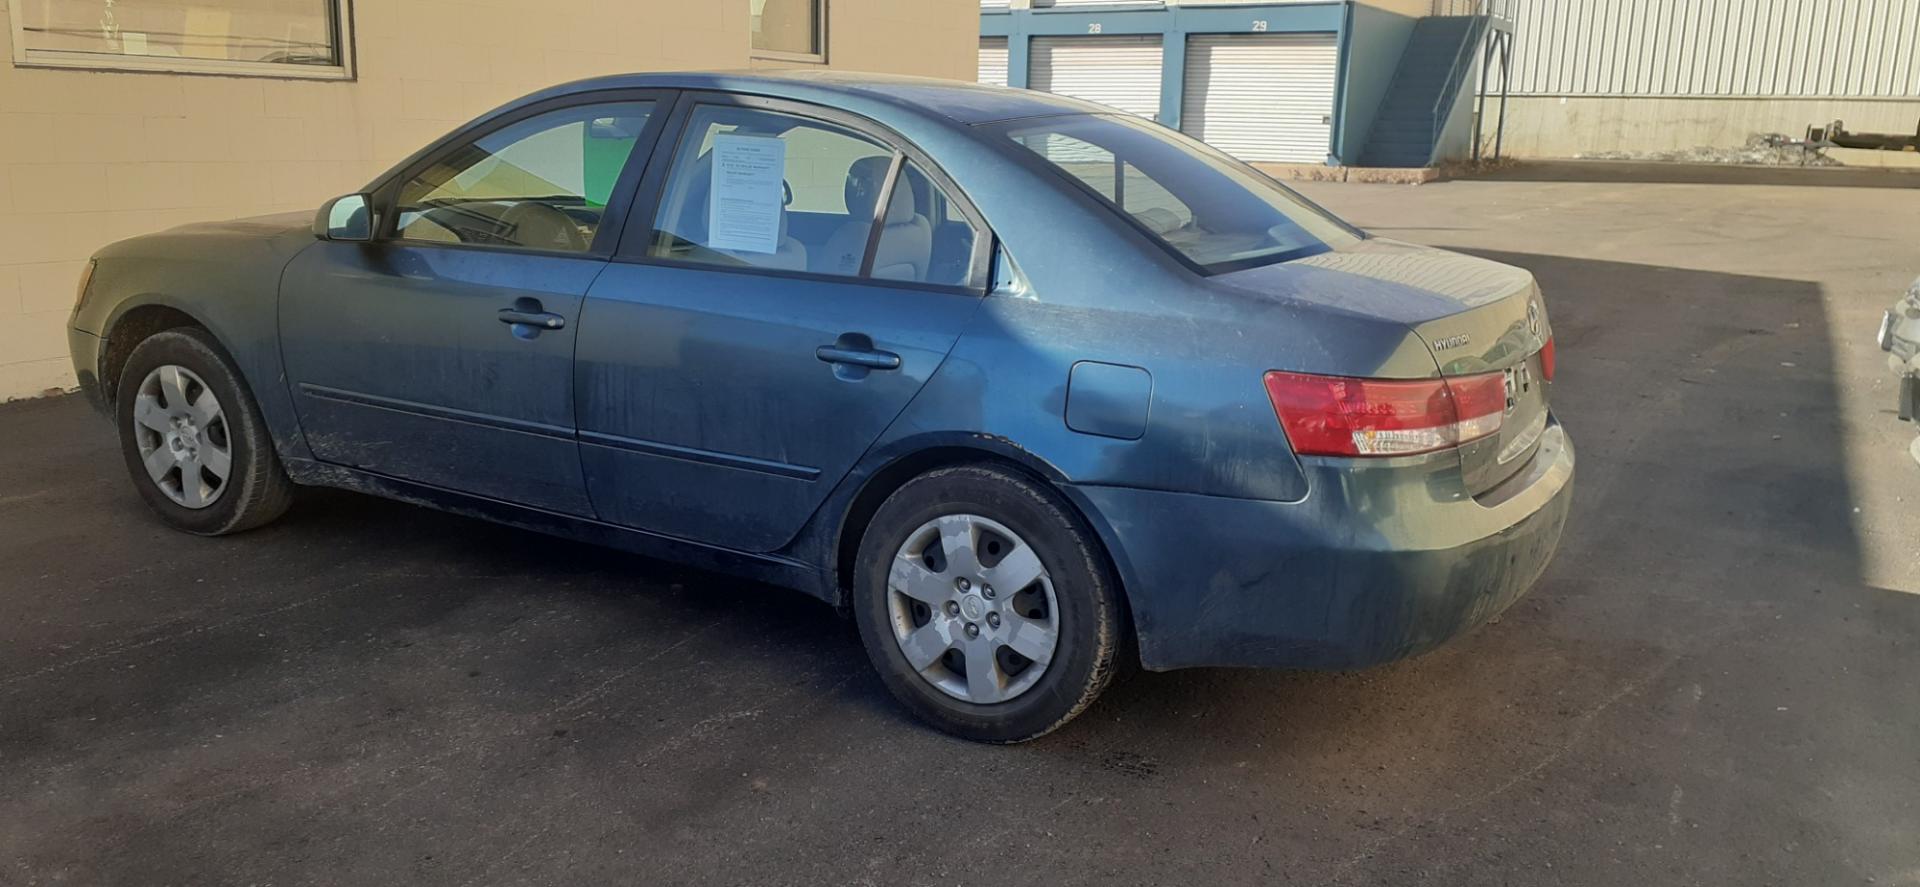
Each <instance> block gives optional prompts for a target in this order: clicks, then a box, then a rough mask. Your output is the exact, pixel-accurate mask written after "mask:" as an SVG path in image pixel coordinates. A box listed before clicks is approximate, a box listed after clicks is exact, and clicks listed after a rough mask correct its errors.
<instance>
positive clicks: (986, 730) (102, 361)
mask: <svg viewBox="0 0 1920 887" xmlns="http://www.w3.org/2000/svg"><path fill="white" fill-rule="evenodd" d="M70 340H71V348H72V354H73V361H74V366H75V368H76V370H77V372H78V374H79V377H80V379H81V381H82V386H83V387H84V388H85V389H86V390H87V391H88V393H89V396H90V397H91V398H92V399H93V400H94V401H95V403H96V404H97V405H98V406H99V407H100V408H101V409H102V411H103V412H105V413H106V414H107V415H109V416H110V417H112V419H113V421H114V423H115V425H116V427H117V428H118V430H119V433H120V436H121V441H122V449H123V452H124V455H125V459H126V463H127V467H128V470H129V472H130V474H131V475H132V477H133V481H134V484H135V486H136V487H137V488H138V490H139V492H140V495H141V496H142V497H143V498H144V499H145V500H146V502H147V503H148V504H149V505H150V506H151V507H152V508H153V509H154V511H156V512H157V513H158V514H159V516H160V518H161V519H162V520H164V521H165V522H166V523H168V524H170V525H172V526H174V527H177V528H179V529H181V530H184V531H186V532H190V533H198V534H202V535H221V534H228V533H235V532H239V531H241V530H246V529H249V528H252V527H257V526H260V525H262V524H264V523H266V522H268V521H271V520H273V519H274V518H275V517H277V516H279V515H280V514H281V513H282V512H283V511H285V509H286V508H287V507H288V505H289V503H290V501H291V499H292V496H293V492H294V490H295V488H296V487H298V486H302V485H310V486H311V485H317V486H331V487H342V488H346V489H352V490H361V491H365V492H369V493H373V494H376V495H383V496H389V497H394V498H399V499H405V500H407V501H409V502H418V503H422V504H427V505H432V506H435V507H439V508H444V509H448V510H452V511H456V512H460V513H463V514H472V515H477V516H481V517H485V518H488V519H491V520H496V521H501V522H504V523H507V524H512V525H514V526H518V527H523V528H525V529H527V530H531V531H535V532H541V533H551V534H556V535H561V536H567V537H573V538H578V539H585V540H590V541H593V542H598V543H603V544H607V545H612V546H618V547H620V548H624V549H627V550H631V551H636V552H641V553H644V554H647V555H651V556H655V557H661V558H668V559H672V560H676V561H680V562H684V563H689V564H693V565H696V566H700V567H704V568H708V569H713V570H719V571H725V572H729V573H733V574H738V575H742V576H747V577H751V578H755V579H759V580H764V581H769V582H772V583H775V584H780V585H785V586H790V587H793V588H796V589H799V590H801V591H804V592H806V593H808V594H811V595H814V596H816V597H818V598H820V599H821V600H824V601H826V602H828V603H830V604H833V605H835V606H838V607H841V608H844V609H845V610H846V611H848V612H850V613H851V615H852V617H853V618H854V620H855V621H856V623H857V624H858V626H859V630H860V634H861V637H862V638H863V640H864V643H865V646H866V649H867V652H868V654H869V656H870V658H871V659H872V661H873V664H874V666H875V667H876V669H877V670H878V672H879V675H880V677H881V679H882V680H883V681H884V682H885V684H886V686H887V687H888V688H889V689H890V690H891V691H892V692H893V694H894V695H895V696H896V697H898V698H899V699H900V701H901V702H902V703H903V704H905V705H906V706H907V707H908V708H910V709H912V710H913V711H914V712H915V713H917V714H918V715H920V716H921V717H923V718H925V719H926V720H927V721H929V722H931V723H932V724H934V725H935V726H937V727H939V728H940V729H943V730H947V731H950V732H952V733H955V734H958V735H961V736H965V737H969V738H972V739H978V740H984V741H993V742H1015V741H1021V740H1026V739H1031V738H1033V737H1036V736H1040V735H1042V734H1044V733H1047V732H1048V731H1050V730H1053V729H1055V728H1056V727H1059V726H1060V725H1061V724H1063V723H1065V722H1067V721H1068V720H1070V719H1071V718H1073V717H1074V716H1075V715H1076V714H1078V713H1079V712H1081V711H1082V710H1084V709H1085V708H1086V707H1087V706H1088V705H1089V704H1090V703H1092V702H1093V701H1094V699H1095V698H1096V697H1097V696H1098V695H1099V694H1100V693H1101V691H1102V690H1103V689H1105V687H1106V686H1107V684H1108V683H1109V682H1110V680H1111V679H1112V677H1113V675H1114V674H1115V673H1116V672H1117V671H1119V670H1122V669H1123V668H1124V667H1126V666H1128V665H1130V664H1135V663H1137V664H1139V665H1141V666H1144V667H1146V668H1148V669H1156V670H1163V669H1176V668H1186V667H1192V666H1210V665H1240V666H1263V667H1287V668H1335V669H1345V668H1357V667H1362V666H1367V665H1371V664H1375V663H1381V662H1387V661H1390V660H1394V659H1398V658H1401V657H1405V656H1408V655H1412V654H1415V653H1418V652H1421V651H1424V650H1427V649H1429V648H1432V647H1434V646H1435V645H1437V644H1440V643H1442V642H1443V641H1446V640H1447V639H1449V638H1451V637H1454V636H1456V635H1458V634H1459V633H1461V632H1462V631H1464V630H1466V629H1468V628H1470V627H1472V626H1474V625H1476V624H1478V623H1481V622H1484V621H1486V620H1488V619H1489V618H1491V617H1492V616H1494V615H1496V614H1498V613H1499V612H1501V610H1502V609H1504V608H1505V607H1507V606H1508V605H1509V604H1511V603H1512V602H1513V601H1514V600H1515V599H1516V598H1518V597H1519V596H1520V595H1521V594H1523V593H1524V592H1525V591H1526V590H1527V588H1528V587H1529V586H1530V585H1531V584H1532V583H1533V582H1534V580H1535V579H1536V578H1537V577H1538V576H1539V574H1540V572H1541V571H1542V570H1543V569H1544V568H1545V566H1546V564H1547V562H1548V560H1549V559H1550V558H1551V556H1552V554H1553V551H1554V548H1555V547H1556V545H1557V544H1558V542H1559V538H1560V533H1561V529H1562V526H1563V524H1564V523H1565V520H1566V515H1567V509H1568V503H1569V500H1570V497H1571V490H1572V477H1573V464H1574V457H1573V448H1572V446H1571V444H1570V443H1569V442H1568V439H1567V436H1566V434H1565V433H1564V432H1563V431H1562V429H1561V427H1560V425H1559V423H1558V422H1557V421H1556V420H1555V418H1554V416H1553V413H1552V412H1551V411H1550V409H1549V407H1548V390H1549V387H1550V386H1549V384H1548V383H1549V382H1550V381H1551V380H1552V378H1553V372H1554V348H1553V335H1552V331H1551V328H1550V327H1549V326H1548V322H1547V316H1546V311H1545V307H1544V305H1543V303H1542V301H1541V298H1540V293H1539V290H1538V288H1537V287H1536V286H1535V284H1534V281H1533V278H1532V276H1531V275H1529V274H1528V273H1527V272H1525V271H1522V270H1519V269H1516V268H1512V267H1508V266H1505V265H1500V264H1496V263H1493V262H1488V261H1484V260H1481V259H1476V258H1471V257H1466V256H1461V255H1456V254H1452V253H1447V252H1442V251H1438V250H1433V249H1427V248H1423V247H1418V246H1413V245H1409V244H1405V243H1397V242H1393V241H1390V240H1384V239H1380V238H1375V237H1371V236H1369V235H1367V234H1366V233H1364V232H1362V231H1359V230H1357V229H1355V228H1353V227H1352V226H1350V225H1347V224H1346V223H1344V222H1342V221H1340V220H1339V219H1337V218H1335V217H1334V216H1332V215H1330V214H1329V213H1327V212H1326V211H1324V210H1322V209H1320V208H1318V207H1316V206H1314V205H1313V204H1311V203H1309V202H1308V201H1306V200H1305V199H1303V198H1301V197H1300V196H1299V195H1297V194H1295V193H1293V192H1292V191H1290V190H1288V189H1287V188H1285V187H1283V186H1281V185H1279V184H1277V183H1275V182H1274V181H1272V180H1271V179H1269V178H1267V177H1266V176H1264V175H1262V174H1260V173H1259V172H1256V171H1254V170H1253V169H1251V168H1249V167H1247V166H1245V165H1244V164H1241V163H1239V162H1237V161H1234V160H1232V159H1231V158H1228V157H1227V156H1225V155H1223V154H1221V153H1219V152H1218V151H1215V150H1213V149H1211V148H1209V147H1207V146H1206V145H1203V144H1201V143H1199V142H1196V141H1193V140H1191V139H1189V138H1186V137H1184V136H1182V135H1180V134H1179V133H1177V132H1173V131H1171V130H1168V129H1165V128H1163V127H1160V126H1157V125H1154V124H1152V123H1149V122H1145V121H1142V120H1138V119H1134V118H1131V117H1127V116H1124V115H1119V114H1116V113H1114V112H1113V111H1112V110H1111V109H1108V108H1104V107H1101V106H1098V105H1092V104H1088V103H1085V102H1079V101H1075V100H1071V99H1066V98H1061V97H1056V96H1049V95H1045V94H1040V93H1034V92H1027V91H1020V90H1007V89H996V88H988V87H978V86H972V85H965V84H958V83H949V82H943V81H934V80H921V79H910V78H889V77H877V76H863V75H846V74H831V73H813V74H793V75H757V74H755V75H747V74H659V75H631V76H619V77H609V78H602V79H596V80H589V81H583V82H579V83H573V84H569V85H566V86H562V87H557V88H554V89H550V90H547V91H544V92H540V93H537V94H535V95H531V96H528V97H526V98H524V99H520V100H518V101H515V102H512V103H510V104H508V105H506V106H505V107H502V108H500V109H498V110H496V111H494V112H492V113H490V114H487V115H486V116H484V117H482V118H480V119H478V120H476V121H474V122H473V123H471V124H468V125H466V126H464V127H462V128H460V129H459V130H457V131H455V132H453V133H451V134H449V135H447V136H446V137H444V138H442V139H440V140H439V141H437V142H435V143H433V144H431V145H429V146H427V147H426V148H424V149H423V150H421V151H420V152H419V153H417V154H415V155H413V156H412V157H409V158H407V159H406V160H405V161H403V162H401V163H400V164H399V165H398V166H396V167H394V168H393V170H392V171H390V172H388V173H387V174H385V175H383V176H381V177H380V178H378V179H376V180H375V181H373V182H372V183H370V184H368V185H367V186H366V187H365V188H364V189H362V190H361V191H360V192H357V193H354V194H350V195H347V196H344V197H340V198H337V199H335V200H333V201H330V202H329V203H328V204H326V205H325V206H324V207H321V208H320V210H319V212H318V213H317V214H316V215H314V216H312V217H308V216H306V215H301V216H297V217H265V218H254V219H243V220H238V221H232V222H225V223H218V224H199V225H189V226H186V227H182V228H176V229H173V230H170V231H165V232H161V233H158V234H152V235H148V236H144V237H137V238H134V239H131V240H127V241H123V242H120V243H116V244H114V245H112V246H109V247H107V248H105V249H103V250H101V251H100V253H99V254H98V255H97V256H95V257H94V259H93V261H92V262H91V263H90V264H89V265H88V268H87V276H86V278H85V279H83V280H82V281H81V284H80V292H79V301H78V304H77V305H76V307H75V310H74V314H73V321H72V323H71V333H70Z"/></svg>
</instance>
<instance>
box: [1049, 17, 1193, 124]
mask: <svg viewBox="0 0 1920 887" xmlns="http://www.w3.org/2000/svg"><path fill="white" fill-rule="evenodd" d="M1030 55H1031V59H1030V61H1031V69H1030V73H1029V76H1028V78H1027V85H1028V86H1030V87H1032V88H1034V89H1039V90H1045V91H1047V92H1054V93H1059V94H1060V95H1070V96H1073V97H1074V98H1077V99H1086V100H1087V101H1090V102H1099V103H1100V104H1103V105H1111V106H1113V107H1115V108H1118V109H1120V110H1122V111H1125V112H1127V113H1129V114H1138V115H1140V116H1142V117H1148V118H1157V117H1159V115H1160V58H1161V50H1160V37H1159V35H1149V36H1141V37H1041V38H1037V39H1035V40H1034V41H1033V48H1032V51H1031V53H1030Z"/></svg>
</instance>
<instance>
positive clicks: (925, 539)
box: [887, 514, 1060, 705]
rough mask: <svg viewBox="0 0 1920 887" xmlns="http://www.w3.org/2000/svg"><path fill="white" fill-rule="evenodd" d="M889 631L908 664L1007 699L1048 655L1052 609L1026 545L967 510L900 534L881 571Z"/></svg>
mask: <svg viewBox="0 0 1920 887" xmlns="http://www.w3.org/2000/svg"><path fill="white" fill-rule="evenodd" d="M887 611H888V614H889V616H890V617H891V618H892V622H893V638H894V640H895V641H897V642H898V643H899V644H900V652H901V653H903V654H905V655H906V657H907V663H908V664H909V665H912V666H913V668H914V670H915V671H917V672H919V673H920V676H921V677H922V678H925V679H926V680H927V682H928V683H931V684H933V685H934V686H935V687H938V688H940V691H941V692H943V693H945V694H947V695H948V696H952V697H954V698H955V699H960V700H963V701H966V702H972V703H977V704H982V705H985V704H990V703H995V702H1005V701H1007V700H1009V699H1012V698H1014V697H1015V696H1019V695H1020V694H1022V693H1025V692H1026V691H1028V690H1030V689H1032V688H1033V685H1034V683H1036V682H1037V681H1039V680H1040V676H1041V675H1043V674H1045V673H1046V670H1047V663H1049V662H1052V661H1053V653H1054V648H1055V647H1056V646H1058V644H1059V639H1060V610H1059V606H1058V603H1057V601H1056V599H1055V598H1054V594H1053V579H1052V577H1050V576H1049V575H1048V574H1047V568H1046V567H1044V566H1042V565H1041V563H1040V558H1039V556H1038V555H1037V554H1036V553H1035V552H1034V550H1033V547H1032V546H1030V545H1028V544H1027V543H1026V542H1025V541H1024V540H1022V539H1021V538H1020V537H1019V536H1016V535H1014V533H1013V531H1012V530H1009V529H1007V528H1006V527H1005V526H1003V525H1001V524H999V523H997V522H995V521H991V520H988V519H986V518H984V517H980V516H978V515H972V514H950V515H946V516H944V517H938V518H934V519H933V520H930V521H928V522H926V523H925V524H923V525H921V527H920V528H919V529H917V530H915V531H913V534H912V535H910V536H908V537H907V542H906V544H905V545H902V546H900V551H899V552H898V553H896V554H895V555H894V557H893V567H892V569H891V570H890V571H889V572H888V574H887Z"/></svg>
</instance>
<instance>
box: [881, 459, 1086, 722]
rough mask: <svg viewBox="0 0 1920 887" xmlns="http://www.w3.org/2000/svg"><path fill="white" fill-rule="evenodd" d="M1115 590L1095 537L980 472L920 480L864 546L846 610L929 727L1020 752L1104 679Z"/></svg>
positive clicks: (1013, 480)
mask: <svg viewBox="0 0 1920 887" xmlns="http://www.w3.org/2000/svg"><path fill="white" fill-rule="evenodd" d="M1117 594H1118V592H1117V590H1116V587H1115V582H1114V581H1113V578H1112V576H1111V572H1110V571H1109V570H1108V568H1107V566H1106V563H1105V559H1104V558H1103V557H1102V555H1101V553H1100V550H1099V548H1098V547H1097V545H1096V544H1095V541H1094V539H1093V537H1092V535H1091V534H1090V533H1089V532H1088V531H1087V530H1086V529H1085V527H1083V526H1082V525H1081V523H1080V521H1079V519H1078V518H1077V517H1076V516H1075V515H1074V514H1073V513H1072V512H1071V511H1069V510H1068V508H1067V506H1066V505H1065V503H1063V502H1061V501H1060V500H1059V498H1058V497H1057V496H1056V495H1055V494H1053V493H1052V492H1051V491H1049V490H1047V489H1045V488H1044V487H1043V486H1042V485H1040V484H1038V483H1035V482H1034V481H1032V480H1029V479H1027V478H1026V477H1024V476H1021V475H1018V474H1016V473H1013V472H1009V471H1003V470H1001V469H998V468H994V467H988V466H978V465H974V466H961V467H955V468H944V469H939V470H936V471H932V472H929V473H927V474H924V475H921V476H920V477H917V478H914V479H913V480H911V481H908V482H907V483H906V484H905V485H903V486H902V487H901V488H900V489H898V490H896V491H895V492H894V493H893V495H892V496H889V497H888V498H887V500H886V502H884V503H883V504H882V505H881V506H880V508H879V510H878V511H876V512H875V513H874V516H873V520H872V522H871V523H869V524H868V527H867V531H866V535H865V537H864V538H863V539H862V540H861V544H860V554H859V561H858V564H857V565H856V568H855V575H854V589H853V606H854V614H855V619H856V621H857V622H858V623H859V626H860V636H861V639H862V641H863V642H864V644H865V646H866V648H867V655H868V657H869V658H870V659H872V661H873V664H874V667H875V668H876V669H878V670H879V672H880V676H881V679H882V680H883V681H884V682H885V683H886V685H887V689H889V690H890V691H892V692H893V695H894V696H895V697H896V698H898V699H899V700H900V701H901V702H902V703H904V704H905V705H906V706H907V707H908V708H909V709H911V710H913V712H914V713H915V714H917V715H919V716H920V717H921V718H923V719H924V720H926V721H928V722H929V723H931V724H933V725H934V726H936V727H938V728H940V729H941V730H944V731H946V732H948V733H952V734H954V735H956V736H961V737H964V738H967V739H972V740H977V741H982V742H1022V741H1025V740H1029V739H1034V738H1037V737H1039V736H1043V735H1045V734H1047V733H1049V732H1052V731H1053V730H1054V729H1056V728H1058V727H1060V726H1061V725H1062V724H1065V723H1066V722H1067V721H1070V720H1072V719H1073V718H1074V717H1075V716H1076V715H1078V714H1079V713H1080V712H1081V711H1084V710H1085V709H1086V707H1087V706H1088V705H1091V704H1092V703H1093V700H1094V699H1095V698H1096V697H1098V696H1099V695H1100V692H1101V691H1102V690H1104V689H1105V688H1106V686H1107V684H1108V683H1109V682H1110V681H1111V680H1112V677H1113V672H1114V669H1115V666H1116V662H1117V660H1118V658H1119V649H1120V645H1121V638H1122V625H1121V611H1120V606H1119V603H1118V598H1117Z"/></svg>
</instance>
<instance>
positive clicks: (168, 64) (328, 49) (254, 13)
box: [12, 0, 352, 79]
mask: <svg viewBox="0 0 1920 887" xmlns="http://www.w3.org/2000/svg"><path fill="white" fill-rule="evenodd" d="M12 9H13V25H14V35H13V39H14V46H15V47H17V49H16V56H17V57H18V58H19V59H20V60H21V61H23V62H25V63H26V64H44V65H59V66H74V67H90V68H126V69H132V70H179V71H195V72H206V73H220V74H265V75H269V76H275V77H319V78H336V79H338V78H345V77H349V76H351V74H352V72H351V71H350V70H349V59H350V58H351V56H352V53H351V52H350V49H349V47H348V46H347V39H348V35H347V29H346V26H345V23H346V22H348V21H351V16H350V15H349V12H350V7H349V0H118V2H115V0H15V2H14V3H13V4H12Z"/></svg>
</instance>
